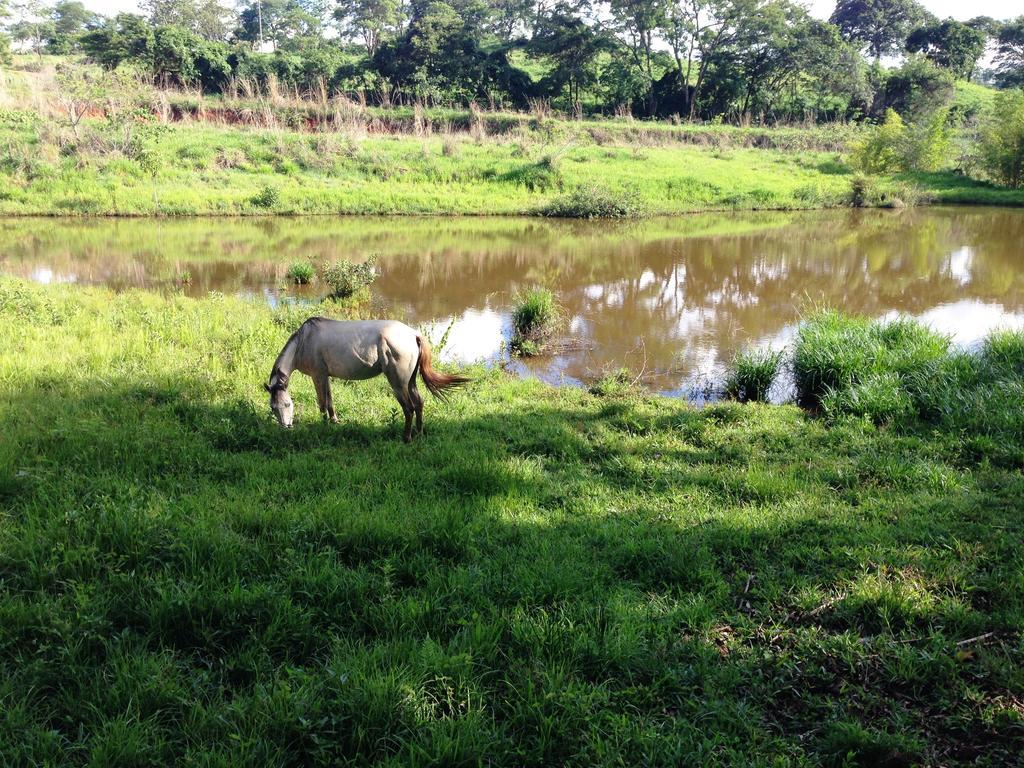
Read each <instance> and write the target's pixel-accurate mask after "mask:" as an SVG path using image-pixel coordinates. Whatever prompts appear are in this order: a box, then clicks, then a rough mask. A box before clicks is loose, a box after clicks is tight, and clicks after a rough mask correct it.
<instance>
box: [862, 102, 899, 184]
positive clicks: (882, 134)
mask: <svg viewBox="0 0 1024 768" xmlns="http://www.w3.org/2000/svg"><path fill="white" fill-rule="evenodd" d="M906 136H907V126H906V124H905V123H904V122H903V118H902V117H900V116H899V114H898V113H897V112H896V110H894V109H887V110H886V111H885V120H883V121H882V122H881V123H880V124H879V125H876V126H875V127H874V128H872V129H871V130H870V131H869V132H868V135H867V137H866V138H865V139H864V140H863V141H861V142H859V143H858V144H856V145H855V147H854V150H853V164H854V166H855V167H856V168H857V169H858V170H860V171H863V172H864V173H892V172H894V171H898V170H901V167H902V165H901V164H902V148H903V143H904V141H905V140H906Z"/></svg>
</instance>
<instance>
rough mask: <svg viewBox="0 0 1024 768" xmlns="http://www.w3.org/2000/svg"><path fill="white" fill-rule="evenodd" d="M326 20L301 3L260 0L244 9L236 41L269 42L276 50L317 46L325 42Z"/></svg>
mask: <svg viewBox="0 0 1024 768" xmlns="http://www.w3.org/2000/svg"><path fill="white" fill-rule="evenodd" d="M322 31H323V19H322V18H319V17H318V16H316V15H315V13H310V12H309V11H308V10H307V9H306V8H305V7H303V5H302V4H301V3H299V2H298V0H257V2H253V3H252V4H251V5H248V6H246V7H245V8H243V9H242V11H241V13H240V14H239V16H238V29H236V30H235V37H236V38H238V39H239V40H245V41H247V42H251V43H254V44H256V43H260V42H262V41H264V40H268V41H270V42H271V43H273V45H274V48H282V47H294V48H299V47H302V45H303V43H309V44H310V45H317V44H319V43H320V42H322V41H323V35H322Z"/></svg>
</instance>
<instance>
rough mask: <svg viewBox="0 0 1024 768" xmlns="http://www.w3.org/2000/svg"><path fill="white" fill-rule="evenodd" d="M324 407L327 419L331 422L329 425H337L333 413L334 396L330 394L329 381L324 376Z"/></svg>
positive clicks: (335, 415)
mask: <svg viewBox="0 0 1024 768" xmlns="http://www.w3.org/2000/svg"><path fill="white" fill-rule="evenodd" d="M324 406H325V408H326V410H327V418H328V419H330V420H331V424H337V423H338V416H337V414H336V413H335V412H334V395H332V394H331V380H330V378H329V377H327V376H324Z"/></svg>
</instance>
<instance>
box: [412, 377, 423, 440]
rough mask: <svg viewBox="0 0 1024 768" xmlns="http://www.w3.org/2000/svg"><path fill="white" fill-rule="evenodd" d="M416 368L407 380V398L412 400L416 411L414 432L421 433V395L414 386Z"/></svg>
mask: <svg viewBox="0 0 1024 768" xmlns="http://www.w3.org/2000/svg"><path fill="white" fill-rule="evenodd" d="M418 370H419V369H418V368H417V369H416V370H414V371H413V372H412V379H410V380H409V399H410V400H411V401H412V407H413V410H414V411H415V412H416V432H417V433H419V434H421V435H422V434H423V395H421V394H420V391H419V390H418V389H417V388H416V373H417V372H418Z"/></svg>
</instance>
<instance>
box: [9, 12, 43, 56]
mask: <svg viewBox="0 0 1024 768" xmlns="http://www.w3.org/2000/svg"><path fill="white" fill-rule="evenodd" d="M13 11H14V16H15V18H17V21H15V22H14V23H13V24H12V25H11V28H10V31H11V37H12V38H13V39H14V40H15V41H16V42H19V43H22V44H23V45H26V46H27V47H28V48H29V50H31V51H33V52H34V53H38V54H39V55H42V53H43V46H44V45H45V44H46V41H47V40H49V39H50V37H52V36H53V21H52V20H51V19H50V18H49V16H48V13H47V8H46V6H45V5H43V2H42V0H23V2H20V3H16V4H14V5H13Z"/></svg>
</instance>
